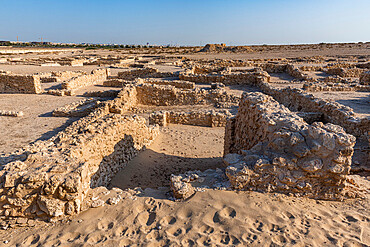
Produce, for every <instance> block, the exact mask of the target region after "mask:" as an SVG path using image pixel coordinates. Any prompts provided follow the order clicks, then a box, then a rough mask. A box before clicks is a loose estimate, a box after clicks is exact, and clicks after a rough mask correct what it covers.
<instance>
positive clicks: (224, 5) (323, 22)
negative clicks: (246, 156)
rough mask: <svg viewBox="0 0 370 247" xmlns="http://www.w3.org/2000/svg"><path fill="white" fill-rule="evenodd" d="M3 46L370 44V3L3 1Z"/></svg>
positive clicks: (291, 0) (0, 30) (311, 0)
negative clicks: (19, 43) (17, 43)
mask: <svg viewBox="0 0 370 247" xmlns="http://www.w3.org/2000/svg"><path fill="white" fill-rule="evenodd" d="M0 6H1V7H0V40H16V37H17V35H18V36H19V40H21V41H40V37H43V40H44V41H52V42H76V43H81V42H89V43H119V44H145V43H147V42H149V43H150V44H173V45H174V44H179V45H204V44H206V43H226V44H228V45H243V44H246V45H248V44H293V43H320V42H358V41H363V42H364V41H370V0H352V1H344V0H254V1H252V0H244V1H242V0H223V1H222V0H213V1H211V0H182V1H180V0H153V1H149V0H145V1H140V0H136V1H125V0H121V1H119V0H90V1H87V0H27V1H26V0H0Z"/></svg>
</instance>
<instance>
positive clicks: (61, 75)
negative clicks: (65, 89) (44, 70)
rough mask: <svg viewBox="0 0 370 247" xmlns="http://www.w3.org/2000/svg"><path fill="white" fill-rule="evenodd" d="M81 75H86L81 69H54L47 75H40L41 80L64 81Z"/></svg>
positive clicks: (44, 81)
mask: <svg viewBox="0 0 370 247" xmlns="http://www.w3.org/2000/svg"><path fill="white" fill-rule="evenodd" d="M81 75H86V73H85V72H82V71H54V72H51V73H49V75H48V76H44V77H41V82H43V83H48V82H65V81H68V80H70V79H72V78H74V77H79V76H81Z"/></svg>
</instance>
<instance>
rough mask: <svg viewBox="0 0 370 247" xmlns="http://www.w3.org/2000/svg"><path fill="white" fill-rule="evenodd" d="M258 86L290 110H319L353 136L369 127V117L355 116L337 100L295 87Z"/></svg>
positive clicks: (331, 121)
mask: <svg viewBox="0 0 370 247" xmlns="http://www.w3.org/2000/svg"><path fill="white" fill-rule="evenodd" d="M260 88H261V89H262V91H263V92H264V93H265V94H268V95H271V96H272V97H274V98H275V100H277V101H278V102H279V103H281V104H283V105H285V106H287V107H288V108H289V109H290V110H292V111H303V112H320V113H322V114H323V116H324V120H325V121H326V122H330V123H333V124H336V125H340V126H342V127H343V128H345V130H346V131H347V132H348V133H350V134H352V135H354V136H357V137H360V136H363V135H364V134H365V133H366V132H367V131H368V129H369V126H370V119H368V118H357V117H356V116H355V113H354V112H353V110H352V109H351V108H349V107H347V106H344V105H342V104H339V103H337V102H332V101H328V100H324V99H321V98H317V97H315V96H313V95H312V94H309V93H305V92H304V91H303V90H301V89H296V88H284V89H276V88H273V87H272V86H270V85H268V84H266V83H265V84H262V85H260Z"/></svg>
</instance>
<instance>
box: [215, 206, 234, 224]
mask: <svg viewBox="0 0 370 247" xmlns="http://www.w3.org/2000/svg"><path fill="white" fill-rule="evenodd" d="M235 216H236V211H235V209H233V208H231V207H224V208H223V209H221V210H219V211H217V212H216V213H215V215H214V216H213V222H215V223H221V222H222V221H225V220H229V219H232V218H235Z"/></svg>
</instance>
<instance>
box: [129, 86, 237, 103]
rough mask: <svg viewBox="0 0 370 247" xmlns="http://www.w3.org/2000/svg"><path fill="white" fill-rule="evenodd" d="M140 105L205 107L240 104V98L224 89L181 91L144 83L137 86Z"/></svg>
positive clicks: (171, 87)
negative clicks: (224, 103)
mask: <svg viewBox="0 0 370 247" xmlns="http://www.w3.org/2000/svg"><path fill="white" fill-rule="evenodd" d="M135 88H136V92H137V100H138V103H140V104H143V105H157V106H167V105H205V104H216V103H221V102H232V103H237V102H239V97H238V96H235V95H233V94H231V93H227V92H226V91H225V90H224V89H214V90H213V89H210V90H205V89H179V88H175V87H174V86H163V85H152V84H148V83H143V84H139V85H136V86H135Z"/></svg>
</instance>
